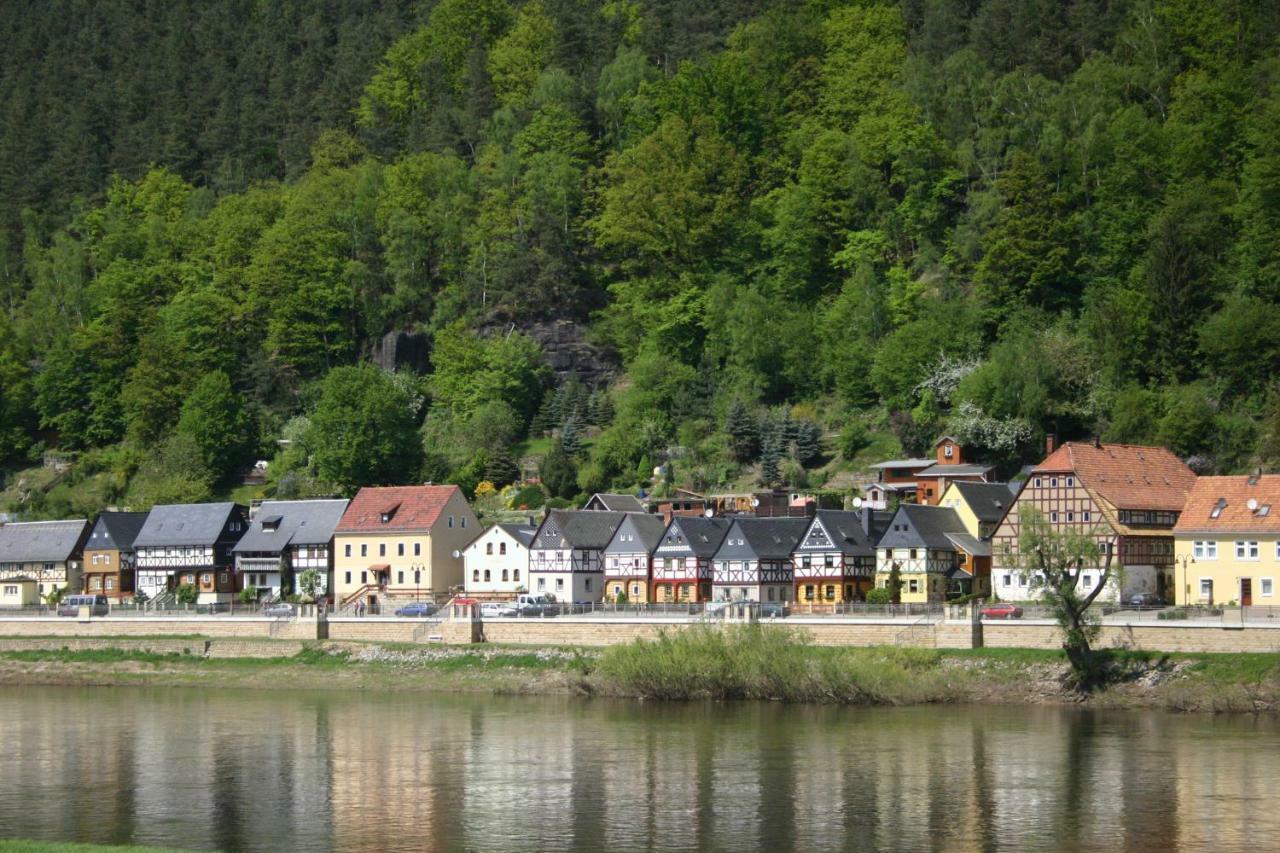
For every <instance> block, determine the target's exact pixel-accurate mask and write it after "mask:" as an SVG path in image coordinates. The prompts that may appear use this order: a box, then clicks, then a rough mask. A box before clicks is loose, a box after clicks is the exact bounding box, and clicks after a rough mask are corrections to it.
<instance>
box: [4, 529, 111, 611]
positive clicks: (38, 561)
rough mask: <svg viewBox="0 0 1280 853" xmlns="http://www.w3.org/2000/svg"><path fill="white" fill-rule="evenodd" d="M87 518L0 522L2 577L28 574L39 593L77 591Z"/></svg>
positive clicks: (82, 563)
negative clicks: (1, 523) (1, 524)
mask: <svg viewBox="0 0 1280 853" xmlns="http://www.w3.org/2000/svg"><path fill="white" fill-rule="evenodd" d="M88 537H89V522H88V520H87V519H83V518H76V519H70V520H66V521H20V522H10V523H9V524H5V525H3V526H0V580H4V579H5V578H19V577H25V578H29V579H31V580H34V581H35V582H36V593H37V594H38V595H41V596H45V595H48V594H49V593H51V592H53V591H54V590H55V589H60V590H63V591H64V592H78V591H79V590H80V586H81V573H82V571H83V569H84V543H85V540H86V539H88Z"/></svg>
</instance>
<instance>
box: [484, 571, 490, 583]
mask: <svg viewBox="0 0 1280 853" xmlns="http://www.w3.org/2000/svg"><path fill="white" fill-rule="evenodd" d="M489 579H490V574H489V570H488V569H485V570H484V582H485V583H488V582H489Z"/></svg>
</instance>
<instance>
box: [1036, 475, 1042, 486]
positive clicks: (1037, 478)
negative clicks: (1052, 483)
mask: <svg viewBox="0 0 1280 853" xmlns="http://www.w3.org/2000/svg"><path fill="white" fill-rule="evenodd" d="M1041 485H1042V482H1041V480H1040V478H1039V477H1036V488H1037V489H1038V488H1040V486H1041Z"/></svg>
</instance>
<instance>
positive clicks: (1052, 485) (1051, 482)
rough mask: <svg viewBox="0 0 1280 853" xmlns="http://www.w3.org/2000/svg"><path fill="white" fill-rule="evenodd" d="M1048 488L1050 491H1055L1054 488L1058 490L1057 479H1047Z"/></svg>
mask: <svg viewBox="0 0 1280 853" xmlns="http://www.w3.org/2000/svg"><path fill="white" fill-rule="evenodd" d="M1049 488H1051V489H1056V488H1058V478H1057V477H1050V478H1049Z"/></svg>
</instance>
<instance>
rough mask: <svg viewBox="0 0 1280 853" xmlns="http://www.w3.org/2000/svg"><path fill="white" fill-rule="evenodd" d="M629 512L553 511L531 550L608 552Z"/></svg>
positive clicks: (548, 515) (535, 537)
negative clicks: (582, 549)
mask: <svg viewBox="0 0 1280 853" xmlns="http://www.w3.org/2000/svg"><path fill="white" fill-rule="evenodd" d="M626 517H627V514H626V513H625V512H607V511H605V510H590V511H573V510H566V509H553V510H551V512H549V513H547V517H546V518H544V519H543V520H542V526H541V527H539V528H538V533H537V535H536V536H534V538H533V544H532V545H530V546H529V547H530V548H534V549H537V550H544V549H545V550H554V549H557V548H588V549H592V548H594V549H596V550H604V547H605V546H606V545H608V544H609V540H610V539H612V538H613V534H614V532H615V531H616V530H617V529H618V525H619V524H621V523H622V519H624V518H626Z"/></svg>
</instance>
